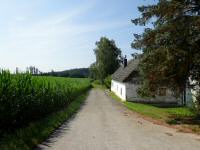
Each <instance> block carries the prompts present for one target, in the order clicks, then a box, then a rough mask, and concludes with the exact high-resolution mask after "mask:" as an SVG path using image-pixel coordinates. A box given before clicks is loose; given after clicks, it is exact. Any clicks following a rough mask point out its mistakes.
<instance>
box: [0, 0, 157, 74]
mask: <svg viewBox="0 0 200 150" xmlns="http://www.w3.org/2000/svg"><path fill="white" fill-rule="evenodd" d="M153 2H155V1H154V0H6V1H3V0H2V1H1V5H0V67H1V68H4V69H10V70H12V71H13V70H15V68H16V67H19V68H20V69H21V70H25V68H26V67H27V66H30V65H34V66H36V67H38V68H39V69H40V70H41V71H50V70H52V69H53V70H56V71H58V70H66V69H70V68H80V67H89V65H90V64H91V63H93V62H94V61H95V56H94V53H93V49H94V48H95V42H96V41H98V40H99V39H100V37H101V36H106V37H108V38H109V39H114V40H115V41H116V44H117V46H118V47H119V48H120V49H121V50H122V53H123V54H124V55H127V56H128V58H131V57H130V54H131V53H133V52H134V50H133V49H131V46H130V44H131V42H132V41H133V33H141V32H142V30H143V28H142V27H139V26H134V25H133V24H132V23H131V19H133V18H136V17H138V16H139V13H138V11H137V7H138V6H140V5H146V4H152V3H153Z"/></svg>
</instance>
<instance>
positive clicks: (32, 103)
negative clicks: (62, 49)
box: [0, 71, 90, 131]
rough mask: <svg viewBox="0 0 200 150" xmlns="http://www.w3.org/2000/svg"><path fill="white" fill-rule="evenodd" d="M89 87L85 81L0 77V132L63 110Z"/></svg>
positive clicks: (7, 73) (24, 76) (4, 73)
mask: <svg viewBox="0 0 200 150" xmlns="http://www.w3.org/2000/svg"><path fill="white" fill-rule="evenodd" d="M89 87H90V81H89V79H74V78H61V77H36V76H32V75H30V74H17V75H12V74H10V73H9V72H7V71H2V72H1V73H0V128H1V130H2V131H5V130H10V129H15V128H17V127H21V126H24V125H25V124H27V123H29V122H31V121H33V120H36V119H39V118H42V117H44V116H46V115H48V114H50V113H52V112H55V111H58V110H60V109H62V108H65V107H67V106H68V105H69V104H70V103H71V102H72V101H73V100H74V99H75V98H76V97H77V96H79V95H81V94H82V93H84V92H85V91H86V90H87V89H88V88H89Z"/></svg>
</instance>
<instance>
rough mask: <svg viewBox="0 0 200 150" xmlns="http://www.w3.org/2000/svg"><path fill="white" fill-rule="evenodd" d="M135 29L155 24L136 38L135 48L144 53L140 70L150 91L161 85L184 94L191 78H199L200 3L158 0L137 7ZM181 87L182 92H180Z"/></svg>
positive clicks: (136, 35)
mask: <svg viewBox="0 0 200 150" xmlns="http://www.w3.org/2000/svg"><path fill="white" fill-rule="evenodd" d="M138 10H139V12H140V13H141V17H140V18H136V19H134V20H132V22H133V23H134V24H135V25H141V26H144V25H146V24H148V23H152V24H153V28H151V29H150V28H147V29H145V31H144V33H143V34H141V35H138V34H135V35H134V36H135V39H134V42H133V43H132V47H133V48H135V49H140V50H142V51H143V57H142V59H141V62H140V70H141V73H142V74H143V75H144V78H145V79H146V80H147V81H148V83H149V84H148V86H149V87H150V89H155V88H156V87H158V85H163V84H165V86H169V87H170V88H174V89H177V92H178V91H179V92H181V91H183V90H184V87H185V83H186V81H187V78H188V76H189V75H193V77H195V78H196V79H197V80H199V77H200V1H199V0H159V1H158V3H157V4H155V5H148V6H141V7H138ZM177 87H179V88H177Z"/></svg>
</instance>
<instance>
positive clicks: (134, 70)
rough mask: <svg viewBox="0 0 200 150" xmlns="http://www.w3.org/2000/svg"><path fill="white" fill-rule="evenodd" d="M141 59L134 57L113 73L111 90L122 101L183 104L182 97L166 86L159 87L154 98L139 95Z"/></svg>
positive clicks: (125, 61) (125, 60)
mask: <svg viewBox="0 0 200 150" xmlns="http://www.w3.org/2000/svg"><path fill="white" fill-rule="evenodd" d="M138 64H139V59H132V60H130V61H129V62H127V59H124V63H123V65H122V66H121V67H119V68H118V69H117V70H116V72H115V73H114V74H113V75H112V81H111V91H112V92H114V93H115V94H116V95H117V96H118V97H120V98H121V99H122V101H133V102H139V103H158V104H160V103H161V104H174V105H177V104H181V103H182V97H180V98H176V97H175V93H174V92H173V91H171V90H170V89H168V88H166V87H160V88H158V90H157V92H156V95H155V97H154V98H143V97H141V96H139V95H138V93H137V89H138V88H139V87H140V86H141V84H142V82H141V80H140V76H139V70H138Z"/></svg>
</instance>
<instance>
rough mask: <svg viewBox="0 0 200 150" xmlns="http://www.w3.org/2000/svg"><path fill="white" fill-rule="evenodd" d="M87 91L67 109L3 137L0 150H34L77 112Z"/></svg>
mask: <svg viewBox="0 0 200 150" xmlns="http://www.w3.org/2000/svg"><path fill="white" fill-rule="evenodd" d="M89 91H90V89H89V90H88V91H87V92H85V93H84V94H82V95H80V96H79V97H78V98H76V99H75V100H74V101H72V102H71V104H70V105H69V106H68V107H67V108H65V109H63V110H61V111H58V112H55V113H52V114H50V115H48V116H47V117H45V118H42V119H40V120H38V121H35V122H32V123H29V125H28V126H26V127H24V128H21V129H18V130H16V131H15V132H14V133H12V134H8V135H5V136H4V137H2V138H1V139H0V149H1V150H8V149H15V150H18V149H19V150H31V149H33V148H36V147H37V145H38V144H40V143H42V142H43V141H45V140H46V139H47V138H48V137H49V136H50V135H51V134H52V133H53V132H54V131H55V130H56V129H58V128H59V127H60V126H61V125H62V124H63V123H64V122H66V121H67V120H68V119H70V118H71V117H72V116H73V115H74V114H75V113H76V112H78V110H79V109H80V108H81V106H82V105H83V103H84V101H85V100H86V98H87V96H88V94H89Z"/></svg>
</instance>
